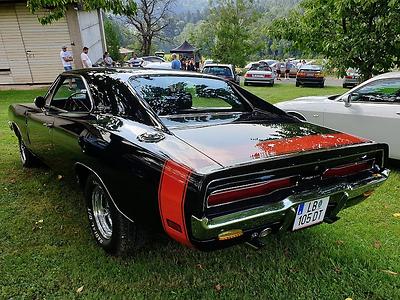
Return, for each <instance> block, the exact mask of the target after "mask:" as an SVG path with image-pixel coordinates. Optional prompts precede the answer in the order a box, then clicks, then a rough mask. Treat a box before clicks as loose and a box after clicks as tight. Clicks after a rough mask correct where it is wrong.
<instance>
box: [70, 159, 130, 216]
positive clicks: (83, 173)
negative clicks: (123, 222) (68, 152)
mask: <svg viewBox="0 0 400 300" xmlns="http://www.w3.org/2000/svg"><path fill="white" fill-rule="evenodd" d="M74 170H75V175H76V177H77V179H78V183H79V185H80V186H81V187H84V186H85V183H86V181H87V178H88V177H89V175H94V176H95V177H96V178H97V179H98V180H99V181H100V183H101V184H102V185H103V186H104V189H105V190H106V192H107V195H108V196H109V197H110V199H111V201H112V203H113V205H114V207H115V209H116V210H117V211H118V212H119V213H120V214H121V215H123V216H124V217H125V218H126V219H127V220H129V221H130V222H132V223H134V221H133V220H132V219H131V218H130V217H128V216H127V215H126V214H125V213H124V212H122V211H121V209H120V208H119V207H118V205H117V203H116V202H115V200H114V198H113V196H112V195H111V193H110V191H109V189H108V187H107V185H106V184H105V183H104V181H103V179H101V177H100V175H99V174H98V173H97V172H96V171H95V170H93V169H92V168H90V167H89V166H87V165H85V164H84V163H81V162H77V163H75V166H74Z"/></svg>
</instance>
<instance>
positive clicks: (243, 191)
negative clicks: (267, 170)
mask: <svg viewBox="0 0 400 300" xmlns="http://www.w3.org/2000/svg"><path fill="white" fill-rule="evenodd" d="M295 185H296V177H295V176H292V177H285V178H279V179H274V180H269V181H267V182H262V183H256V184H252V185H247V186H239V187H234V188H229V189H226V190H221V191H216V192H213V193H211V194H210V195H209V196H208V199H207V203H208V205H209V206H215V205H221V204H227V203H232V202H236V201H240V200H245V199H249V198H254V197H259V196H263V195H268V194H270V193H272V192H275V191H277V190H280V189H284V188H290V187H293V186H295Z"/></svg>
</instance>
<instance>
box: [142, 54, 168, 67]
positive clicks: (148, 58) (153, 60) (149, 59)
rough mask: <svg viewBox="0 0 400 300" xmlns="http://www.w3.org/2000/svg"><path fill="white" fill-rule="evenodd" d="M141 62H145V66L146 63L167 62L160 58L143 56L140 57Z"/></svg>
mask: <svg viewBox="0 0 400 300" xmlns="http://www.w3.org/2000/svg"><path fill="white" fill-rule="evenodd" d="M140 59H141V60H143V64H144V65H146V63H152V62H158V63H160V62H165V59H164V58H162V57H159V56H154V55H153V56H143V57H140Z"/></svg>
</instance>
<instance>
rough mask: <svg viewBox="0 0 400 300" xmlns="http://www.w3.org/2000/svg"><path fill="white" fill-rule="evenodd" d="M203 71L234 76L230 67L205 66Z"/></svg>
mask: <svg viewBox="0 0 400 300" xmlns="http://www.w3.org/2000/svg"><path fill="white" fill-rule="evenodd" d="M203 73H206V74H212V75H216V76H232V71H231V69H230V68H228V67H222V66H218V67H204V68H203Z"/></svg>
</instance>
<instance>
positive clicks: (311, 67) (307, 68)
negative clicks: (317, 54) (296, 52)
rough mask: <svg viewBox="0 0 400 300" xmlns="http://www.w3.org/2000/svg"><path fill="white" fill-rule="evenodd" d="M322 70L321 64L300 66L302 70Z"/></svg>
mask: <svg viewBox="0 0 400 300" xmlns="http://www.w3.org/2000/svg"><path fill="white" fill-rule="evenodd" d="M321 70H322V67H321V66H315V65H306V66H302V67H301V68H300V71H321Z"/></svg>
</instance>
